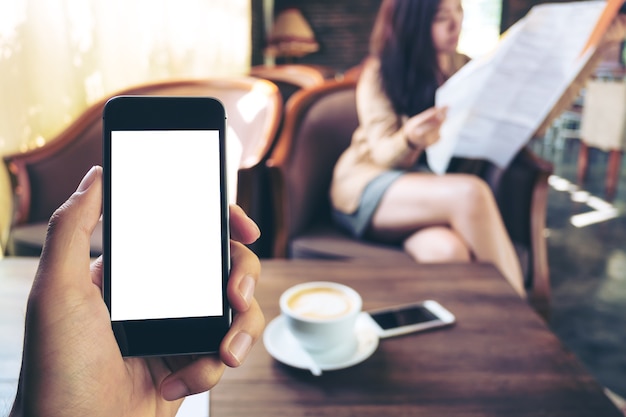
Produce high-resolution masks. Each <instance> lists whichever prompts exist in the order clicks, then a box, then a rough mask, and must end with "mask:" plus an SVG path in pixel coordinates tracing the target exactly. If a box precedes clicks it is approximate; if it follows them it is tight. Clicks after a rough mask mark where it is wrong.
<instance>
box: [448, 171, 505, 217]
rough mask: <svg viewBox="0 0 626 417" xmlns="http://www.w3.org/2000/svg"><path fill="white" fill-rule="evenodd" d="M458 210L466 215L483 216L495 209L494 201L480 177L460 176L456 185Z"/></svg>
mask: <svg viewBox="0 0 626 417" xmlns="http://www.w3.org/2000/svg"><path fill="white" fill-rule="evenodd" d="M456 193H457V198H458V202H459V204H458V206H457V207H458V208H459V209H460V210H463V211H465V212H466V213H467V212H469V213H474V214H480V215H485V214H487V213H489V210H492V209H493V208H497V204H496V200H495V197H494V195H493V192H492V191H491V188H490V187H489V185H488V184H487V183H486V182H485V181H484V180H483V179H481V178H480V177H477V176H476V175H470V174H461V175H460V176H459V182H458V184H457V189H456Z"/></svg>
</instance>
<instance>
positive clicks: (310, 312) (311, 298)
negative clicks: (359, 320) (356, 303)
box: [287, 288, 352, 319]
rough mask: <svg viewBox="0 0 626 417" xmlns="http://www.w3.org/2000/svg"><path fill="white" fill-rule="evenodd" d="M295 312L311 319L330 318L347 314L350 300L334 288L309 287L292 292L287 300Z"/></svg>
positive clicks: (350, 303) (350, 305) (350, 307)
mask: <svg viewBox="0 0 626 417" xmlns="http://www.w3.org/2000/svg"><path fill="white" fill-rule="evenodd" d="M287 305H288V306H289V308H290V309H291V310H292V311H293V312H295V313H296V314H298V315H300V316H302V317H307V318H312V319H330V318H337V317H341V316H344V315H346V314H348V313H349V312H350V311H351V310H352V301H351V300H350V297H348V296H347V295H346V294H344V293H343V292H341V291H339V290H336V289H334V288H309V289H306V290H302V291H299V292H297V293H295V294H293V295H292V296H291V297H290V298H289V300H288V301H287Z"/></svg>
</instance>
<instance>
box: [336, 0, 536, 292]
mask: <svg viewBox="0 0 626 417" xmlns="http://www.w3.org/2000/svg"><path fill="white" fill-rule="evenodd" d="M462 20H463V8H462V6H461V0H384V1H383V3H382V5H381V8H380V10H379V13H378V16H377V19H376V23H375V26H374V30H373V33H372V37H371V43H370V56H369V57H368V59H367V60H366V61H365V63H364V67H363V71H362V73H361V76H360V78H359V83H358V86H357V108H358V114H359V123H360V125H359V127H358V129H357V130H356V131H355V132H354V135H353V138H352V143H351V145H350V147H349V148H348V149H347V150H346V151H345V152H344V154H343V155H342V156H341V157H340V159H339V161H338V162H337V165H336V167H335V171H334V176H333V182H332V186H331V200H332V203H333V206H334V213H333V215H334V219H335V221H336V222H337V223H338V224H340V225H342V226H343V227H344V228H346V229H347V230H348V231H350V233H352V234H353V235H354V236H356V237H359V238H364V239H371V240H375V241H381V242H402V244H403V247H404V249H405V250H406V251H407V252H408V253H409V254H410V255H411V256H412V257H413V258H414V259H415V260H416V261H417V262H421V263H433V262H471V261H474V260H477V261H484V262H491V263H493V264H494V265H495V266H496V267H497V268H498V269H499V270H500V271H501V272H502V274H503V275H504V276H505V277H506V279H507V280H508V281H509V282H510V283H511V285H512V286H513V287H514V288H515V290H516V291H517V292H518V293H519V294H520V295H521V296H524V295H525V290H524V283H523V278H522V271H521V268H520V265H519V261H518V258H517V255H516V253H515V250H514V248H513V244H512V242H511V240H510V238H509V235H508V233H507V231H506V228H505V226H504V223H503V221H502V218H501V216H500V212H499V209H498V206H497V204H496V201H495V198H494V196H493V194H492V192H491V189H490V188H489V186H488V185H487V184H486V183H485V182H484V181H482V180H481V179H480V178H479V177H477V176H475V175H471V174H446V175H442V176H438V175H434V174H432V173H430V172H428V171H427V170H426V169H424V168H423V167H424V164H421V163H420V159H421V158H420V156H422V155H423V153H424V149H425V148H426V147H427V146H429V145H431V144H433V143H434V142H436V141H437V140H438V139H439V128H440V126H441V124H442V123H443V121H444V119H445V114H446V109H445V108H437V107H434V104H435V91H436V90H437V88H438V87H439V86H440V85H441V84H442V83H443V82H445V81H446V79H448V78H449V77H450V76H451V75H452V74H454V72H456V71H457V70H458V69H459V68H460V67H461V66H462V65H464V64H465V63H466V62H467V61H468V58H467V57H466V56H463V55H461V54H459V53H457V51H456V48H457V44H458V40H459V35H460V32H461V23H462Z"/></svg>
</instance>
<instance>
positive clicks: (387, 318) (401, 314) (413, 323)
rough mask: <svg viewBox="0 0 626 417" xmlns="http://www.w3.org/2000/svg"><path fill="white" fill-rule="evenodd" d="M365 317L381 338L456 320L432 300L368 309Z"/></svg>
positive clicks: (426, 328)
mask: <svg viewBox="0 0 626 417" xmlns="http://www.w3.org/2000/svg"><path fill="white" fill-rule="evenodd" d="M366 317H368V319H369V320H370V324H371V325H372V326H373V327H374V328H375V329H376V332H377V333H378V336H379V337H380V338H381V339H384V338H387V337H393V336H401V335H404V334H408V333H414V332H420V331H424V330H430V329H435V328H438V327H445V326H450V325H452V324H454V322H455V321H456V318H455V317H454V314H452V313H451V312H450V311H449V310H448V309H446V308H444V307H443V306H442V305H441V304H439V303H438V302H437V301H434V300H426V301H420V302H416V303H410V304H403V305H399V306H395V307H391V308H383V309H380V310H374V311H368V312H367V315H366Z"/></svg>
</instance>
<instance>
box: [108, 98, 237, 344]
mask: <svg viewBox="0 0 626 417" xmlns="http://www.w3.org/2000/svg"><path fill="white" fill-rule="evenodd" d="M103 124H104V141H103V142H104V161H103V168H104V207H103V226H104V227H103V230H104V233H103V244H104V245H103V246H104V253H103V260H104V282H103V293H104V294H103V295H104V299H105V302H106V304H107V306H108V308H109V312H110V315H111V322H112V326H113V331H114V333H115V337H116V339H117V341H118V345H119V346H120V350H121V352H122V354H123V355H124V356H149V355H174V354H188V353H208V352H215V351H217V350H218V348H219V344H220V342H221V340H222V338H223V337H224V335H225V334H226V332H227V331H228V329H229V327H230V323H231V309H230V307H229V305H228V300H227V297H226V284H227V280H228V275H229V271H230V255H229V230H228V198H227V192H226V191H227V186H226V167H225V164H226V162H225V161H226V157H225V150H226V141H225V126H226V115H225V110H224V107H223V106H222V104H221V103H220V102H219V101H218V100H216V99H213V98H208V97H155V96H121V97H115V98H113V99H111V100H110V101H109V102H108V103H107V104H106V106H105V109H104V115H103Z"/></svg>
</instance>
